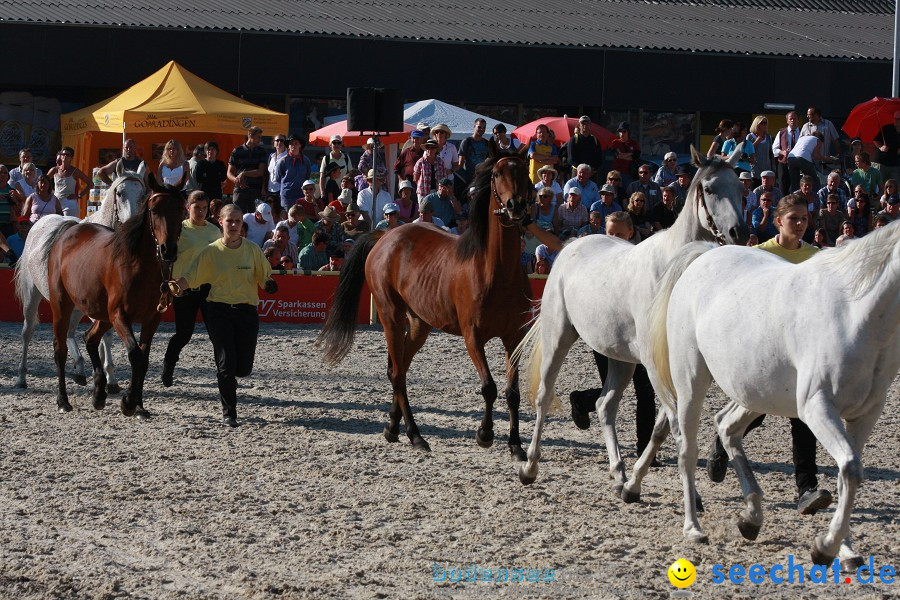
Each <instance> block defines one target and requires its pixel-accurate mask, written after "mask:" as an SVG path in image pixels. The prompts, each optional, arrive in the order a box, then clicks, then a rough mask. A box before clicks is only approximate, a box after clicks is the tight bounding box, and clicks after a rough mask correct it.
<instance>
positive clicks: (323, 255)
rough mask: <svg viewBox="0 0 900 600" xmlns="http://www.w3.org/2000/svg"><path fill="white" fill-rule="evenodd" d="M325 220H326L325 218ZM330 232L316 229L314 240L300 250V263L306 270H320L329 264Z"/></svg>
mask: <svg viewBox="0 0 900 600" xmlns="http://www.w3.org/2000/svg"><path fill="white" fill-rule="evenodd" d="M323 220H325V219H324V218H323ZM327 247H328V234H326V233H323V232H322V231H316V232H315V233H314V234H313V237H312V241H311V242H310V243H309V244H308V245H307V246H304V248H303V249H302V250H300V260H299V262H298V264H299V265H300V268H301V269H303V270H304V271H318V270H319V269H321V268H322V267H324V266H325V265H327V264H328V252H327V251H326V248H327Z"/></svg>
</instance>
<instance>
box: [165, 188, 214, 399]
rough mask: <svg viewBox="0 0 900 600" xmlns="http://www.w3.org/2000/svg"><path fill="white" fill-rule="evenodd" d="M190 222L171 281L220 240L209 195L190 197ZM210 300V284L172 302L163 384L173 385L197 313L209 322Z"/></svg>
mask: <svg viewBox="0 0 900 600" xmlns="http://www.w3.org/2000/svg"><path fill="white" fill-rule="evenodd" d="M187 212H188V218H187V219H185V220H184V222H183V223H182V225H181V236H180V237H179V238H178V259H177V260H176V261H175V264H174V265H173V266H172V279H175V280H177V279H179V278H180V277H181V276H182V274H183V273H184V272H185V271H187V269H188V267H189V266H191V263H193V262H194V260H196V258H197V256H199V255H200V252H202V251H203V249H204V248H206V247H207V246H209V245H210V244H212V243H214V242H215V241H216V240H218V239H219V238H220V237H221V235H222V233H221V232H220V231H219V229H218V228H217V227H214V226H213V225H211V224H210V223H209V222H208V221H207V220H206V216H207V213H208V212H209V198H208V197H207V195H206V193H205V192H203V191H201V190H196V191H193V192H191V193H190V194H189V195H188V199H187ZM207 296H209V284H208V283H207V284H203V285H201V286H200V287H198V288H196V289H187V290H184V294H183V295H181V296H176V297H175V299H174V300H172V308H173V309H174V311H175V334H174V335H173V336H172V337H171V338H169V343H168V345H167V346H166V353H165V356H164V357H163V370H162V383H163V385H164V386H166V387H171V386H172V383H173V381H174V379H173V377H174V373H175V365H176V364H177V363H178V358H179V357H180V356H181V350H182V349H183V348H184V347H185V346H187V344H188V342H190V341H191V336H193V335H194V325H195V324H196V322H197V312H198V311H199V312H200V314H201V316H202V317H203V322H204V323H205V322H207V316H206V298H207Z"/></svg>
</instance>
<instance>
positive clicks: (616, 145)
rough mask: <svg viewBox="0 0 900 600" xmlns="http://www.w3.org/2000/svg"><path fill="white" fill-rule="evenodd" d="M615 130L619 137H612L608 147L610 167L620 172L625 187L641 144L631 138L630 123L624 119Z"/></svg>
mask: <svg viewBox="0 0 900 600" xmlns="http://www.w3.org/2000/svg"><path fill="white" fill-rule="evenodd" d="M582 118H584V117H582ZM588 124H590V122H588ZM616 132H617V133H618V135H619V137H618V138H617V139H614V140H613V141H612V143H611V144H610V145H609V149H610V150H611V151H612V154H613V161H612V168H613V170H615V171H618V172H619V173H621V176H622V188H623V189H627V187H628V186H629V185H630V184H631V182H632V180H633V179H634V178H633V176H632V173H633V172H634V170H635V167H636V166H637V164H638V159H639V158H640V156H641V145H640V144H639V143H638V141H637V140H634V139H631V125H629V124H628V123H627V122H626V121H622V122H621V123H619V127H618V129H616ZM601 157H602V154H601Z"/></svg>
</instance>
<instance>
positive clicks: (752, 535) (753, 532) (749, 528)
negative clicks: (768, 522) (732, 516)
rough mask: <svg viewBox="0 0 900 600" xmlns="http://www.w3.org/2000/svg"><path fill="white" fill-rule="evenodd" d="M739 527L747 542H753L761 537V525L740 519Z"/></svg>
mask: <svg viewBox="0 0 900 600" xmlns="http://www.w3.org/2000/svg"><path fill="white" fill-rule="evenodd" d="M737 526H738V530H739V531H740V532H741V535H742V536H744V539H745V540H750V541H751V542H752V541H753V540H755V539H756V538H758V537H759V530H760V529H761V526H760V525H757V524H756V523H751V522H750V521H747V520H745V519H743V518H740V519H738V522H737Z"/></svg>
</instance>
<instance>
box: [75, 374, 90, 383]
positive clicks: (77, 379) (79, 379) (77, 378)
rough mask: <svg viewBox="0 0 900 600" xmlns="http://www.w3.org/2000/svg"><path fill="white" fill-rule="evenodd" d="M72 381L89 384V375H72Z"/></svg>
mask: <svg viewBox="0 0 900 600" xmlns="http://www.w3.org/2000/svg"><path fill="white" fill-rule="evenodd" d="M72 381H74V382H75V383H77V384H78V385H87V377H85V376H84V375H78V374H76V375H72Z"/></svg>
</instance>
